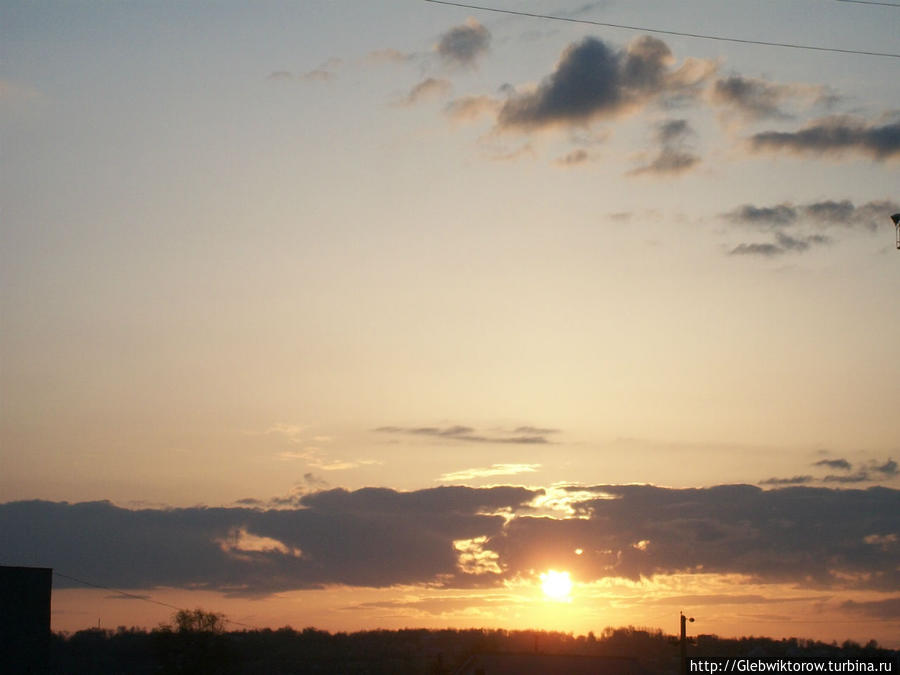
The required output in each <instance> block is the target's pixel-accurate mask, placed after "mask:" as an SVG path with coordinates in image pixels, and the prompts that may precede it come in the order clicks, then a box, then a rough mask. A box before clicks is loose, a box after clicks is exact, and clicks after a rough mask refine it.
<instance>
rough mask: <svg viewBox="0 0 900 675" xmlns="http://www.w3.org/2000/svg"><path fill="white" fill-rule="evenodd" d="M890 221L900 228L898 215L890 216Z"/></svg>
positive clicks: (899, 215) (899, 216) (899, 214)
mask: <svg viewBox="0 0 900 675" xmlns="http://www.w3.org/2000/svg"><path fill="white" fill-rule="evenodd" d="M891 220H893V221H894V225H898V226H900V213H895V214H894V215H892V216H891Z"/></svg>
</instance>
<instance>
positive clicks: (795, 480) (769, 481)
mask: <svg viewBox="0 0 900 675" xmlns="http://www.w3.org/2000/svg"><path fill="white" fill-rule="evenodd" d="M812 481H813V477H812V476H793V477H791V478H766V479H765V480H761V481H759V484H760V485H803V484H804V483H811V482H812Z"/></svg>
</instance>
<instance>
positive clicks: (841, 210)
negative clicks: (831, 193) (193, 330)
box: [802, 199, 900, 232]
mask: <svg viewBox="0 0 900 675" xmlns="http://www.w3.org/2000/svg"><path fill="white" fill-rule="evenodd" d="M802 209H803V212H804V214H805V215H806V216H807V217H808V218H810V219H811V220H815V221H817V222H819V223H821V224H824V225H836V226H842V227H849V228H860V229H867V230H870V231H872V232H874V231H876V230H878V229H880V228H881V226H882V225H883V223H884V222H885V221H886V216H887V214H890V213H896V211H897V210H898V209H900V202H895V201H893V200H890V199H882V200H876V201H870V202H866V203H865V204H860V205H858V206H855V205H854V204H853V202H851V201H850V200H849V199H844V200H841V201H833V200H824V201H820V202H814V203H811V204H805V205H804V206H803V207H802Z"/></svg>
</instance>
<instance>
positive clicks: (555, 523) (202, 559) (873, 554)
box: [0, 485, 900, 595]
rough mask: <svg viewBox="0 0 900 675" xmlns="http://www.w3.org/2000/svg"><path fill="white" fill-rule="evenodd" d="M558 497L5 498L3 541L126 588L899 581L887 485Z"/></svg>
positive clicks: (0, 522)
mask: <svg viewBox="0 0 900 675" xmlns="http://www.w3.org/2000/svg"><path fill="white" fill-rule="evenodd" d="M567 493H568V494H569V495H571V502H570V504H569V506H570V507H571V508H572V509H573V511H574V512H575V514H576V515H577V516H579V517H562V516H561V517H558V518H547V517H537V516H535V515H534V510H533V506H532V503H533V502H534V500H535V499H536V498H537V497H539V496H542V495H544V494H545V491H544V490H530V489H525V488H522V487H513V486H499V487H491V488H468V487H460V486H454V487H441V488H434V489H428V490H417V491H413V492H400V491H396V490H390V489H386V488H364V489H361V490H353V491H350V490H344V489H335V490H328V491H321V492H315V493H308V494H302V495H298V496H296V497H294V498H293V499H294V507H293V508H285V509H280V510H275V509H270V510H261V509H249V508H202V507H195V508H187V509H141V510H129V509H123V508H119V507H117V506H114V505H113V504H111V503H109V502H88V503H81V504H68V503H51V502H42V501H30V502H11V503H7V504H0V541H3V558H4V563H5V564H13V565H37V566H46V567H53V568H55V569H57V570H59V571H60V572H62V573H64V574H67V575H70V576H74V577H78V578H81V579H87V580H90V581H93V582H95V583H99V584H103V585H108V586H114V587H117V588H123V589H134V588H140V589H150V588H154V587H158V586H170V587H174V588H206V589H215V590H219V591H224V592H228V593H233V594H255V595H264V594H267V593H273V592H277V591H281V590H288V589H302V588H314V587H321V586H324V585H328V584H346V585H351V586H376V587H383V586H388V585H395V584H436V585H443V586H445V587H460V588H463V587H472V586H478V585H501V584H502V583H503V582H504V581H506V580H512V579H516V578H531V575H532V574H533V571H534V570H541V569H547V568H549V567H557V568H558V569H559V568H562V569H567V570H569V571H570V572H571V573H572V574H573V576H575V577H576V578H577V579H579V580H582V581H590V580H597V579H603V578H607V577H619V578H627V579H635V580H637V579H640V578H645V577H646V578H650V577H653V576H654V575H658V574H669V573H690V572H694V571H700V570H702V572H703V573H722V574H741V575H747V576H749V577H751V578H752V579H754V580H757V581H760V582H790V583H794V584H797V585H799V586H803V587H808V588H820V587H821V588H824V587H834V588H867V589H873V590H896V589H898V588H900V570H898V569H897V565H896V561H897V559H898V554H900V543H898V540H900V491H897V490H891V489H887V488H881V487H876V488H870V489H868V490H833V489H825V488H809V487H791V488H780V489H773V490H762V489H760V488H757V487H751V486H747V485H723V486H715V487H710V488H697V489H687V490H676V489H671V488H658V487H653V486H637V485H628V486H622V485H600V486H594V487H590V488H585V487H583V486H571V490H569V491H568V492H567ZM585 493H588V494H589V495H590V496H588V497H585V496H584V494H585ZM500 512H505V513H514V514H516V515H515V516H514V517H512V518H511V519H507V518H504V517H503V516H501V515H494V514H498V513H500ZM576 548H580V549H582V550H583V554H582V555H575V553H574V550H575V549H576ZM66 583H67V582H65V581H64V580H62V579H61V580H60V584H61V585H63V586H65V585H66Z"/></svg>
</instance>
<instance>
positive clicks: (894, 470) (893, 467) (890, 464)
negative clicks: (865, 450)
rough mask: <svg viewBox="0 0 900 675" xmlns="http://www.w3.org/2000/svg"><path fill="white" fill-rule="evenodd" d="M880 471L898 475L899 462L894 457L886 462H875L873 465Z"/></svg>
mask: <svg viewBox="0 0 900 675" xmlns="http://www.w3.org/2000/svg"><path fill="white" fill-rule="evenodd" d="M872 468H873V469H874V470H875V471H877V472H878V473H883V474H884V475H885V476H896V475H898V474H900V467H898V466H897V462H895V461H894V460H892V459H889V460H887V461H886V462H885V463H884V464H877V463H876V464H875V466H873V467H872Z"/></svg>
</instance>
